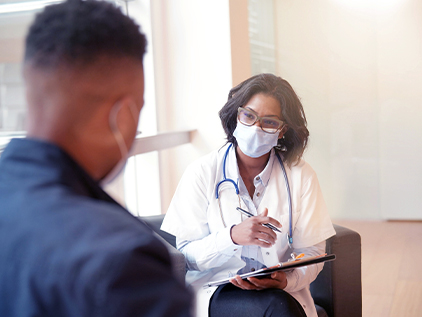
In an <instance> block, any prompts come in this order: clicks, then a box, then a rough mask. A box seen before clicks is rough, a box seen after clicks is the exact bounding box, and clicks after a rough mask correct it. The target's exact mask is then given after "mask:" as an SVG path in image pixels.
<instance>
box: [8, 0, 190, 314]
mask: <svg viewBox="0 0 422 317" xmlns="http://www.w3.org/2000/svg"><path fill="white" fill-rule="evenodd" d="M145 46H146V40H145V36H144V35H143V34H142V33H140V31H139V27H138V26H137V25H136V24H135V23H134V22H133V21H132V20H131V19H129V18H128V17H126V16H124V15H123V14H122V13H121V11H120V10H119V9H118V8H116V7H115V6H114V5H112V4H110V3H107V2H97V1H78V0H73V1H68V2H65V3H61V4H57V5H52V6H49V7H47V8H46V9H45V10H44V11H43V12H42V13H40V14H39V15H38V16H37V17H36V19H35V21H34V23H33V25H32V26H31V28H30V30H29V33H28V35H27V39H26V50H25V61H24V78H25V82H26V86H27V102H28V118H27V138H26V139H15V140H12V141H11V142H10V144H9V145H8V147H7V148H6V149H5V151H4V153H3V154H2V157H1V159H0V316H119V317H120V316H188V315H189V314H188V311H189V306H190V300H191V299H190V295H189V294H188V292H187V291H186V289H185V288H184V286H183V285H182V284H180V283H179V282H178V281H176V279H175V278H174V277H173V276H172V273H171V266H170V258H169V255H168V252H167V250H166V247H165V246H164V245H163V244H161V243H160V242H159V241H158V240H157V239H156V238H155V237H154V236H153V234H152V232H151V231H150V230H149V229H148V228H147V227H146V225H144V224H143V223H141V222H140V221H138V220H137V219H136V218H134V217H133V216H132V215H130V214H129V212H128V211H127V210H125V209H124V208H123V207H122V206H120V205H119V204H118V203H116V202H115V201H114V200H113V199H112V198H111V197H109V196H108V195H107V194H106V193H105V192H104V191H103V190H102V188H101V187H100V185H99V184H100V183H101V182H105V181H106V180H107V179H109V178H111V177H112V176H113V175H115V171H116V169H119V168H120V167H121V166H122V163H123V162H125V161H126V159H127V154H128V151H129V149H130V147H131V145H132V143H133V140H134V137H135V134H136V130H137V125H138V118H139V113H140V111H141V109H142V106H143V92H144V76H143V66H142V59H143V55H144V53H145Z"/></svg>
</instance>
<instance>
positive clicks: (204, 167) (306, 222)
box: [161, 145, 335, 317]
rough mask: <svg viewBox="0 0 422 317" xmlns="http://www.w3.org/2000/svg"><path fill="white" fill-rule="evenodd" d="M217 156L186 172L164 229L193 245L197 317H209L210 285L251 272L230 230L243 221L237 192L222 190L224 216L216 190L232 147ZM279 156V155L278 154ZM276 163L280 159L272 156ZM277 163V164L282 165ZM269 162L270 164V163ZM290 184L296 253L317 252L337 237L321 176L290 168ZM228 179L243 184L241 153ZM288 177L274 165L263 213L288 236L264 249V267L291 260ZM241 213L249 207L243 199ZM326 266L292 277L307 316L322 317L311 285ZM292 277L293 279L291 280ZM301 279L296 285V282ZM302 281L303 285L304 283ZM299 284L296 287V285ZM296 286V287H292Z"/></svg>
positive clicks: (188, 250)
mask: <svg viewBox="0 0 422 317" xmlns="http://www.w3.org/2000/svg"><path fill="white" fill-rule="evenodd" d="M228 146H229V145H226V146H224V147H223V148H221V149H220V150H219V151H214V152H212V153H210V154H208V155H206V156H205V157H203V158H201V159H199V160H197V161H196V162H194V163H193V164H191V165H190V166H189V167H188V168H187V170H186V171H185V173H184V175H183V177H182V179H181V181H180V183H179V185H178V187H177V190H176V193H175V195H174V197H173V199H172V202H171V204H170V207H169V210H168V211H167V214H166V217H165V219H164V221H163V224H162V227H161V229H162V230H164V231H167V232H169V233H171V234H173V235H174V236H176V237H177V240H178V241H190V243H189V245H188V246H187V247H186V246H178V247H182V252H183V253H184V254H185V257H186V259H187V261H188V263H190V264H191V265H190V266H191V268H192V266H193V267H194V268H195V269H194V270H188V272H187V274H186V282H187V283H188V284H189V285H191V286H192V287H193V289H194V290H195V292H196V315H197V316H198V317H204V316H207V315H208V304H209V299H210V298H211V296H212V294H213V292H214V291H215V290H216V287H212V288H203V285H204V284H205V283H206V282H209V281H215V280H220V279H223V278H227V277H231V276H234V275H235V274H236V272H237V271H238V270H239V269H241V268H242V267H244V266H245V262H244V261H243V260H242V259H241V253H242V246H239V245H235V244H234V243H233V241H232V240H231V238H230V227H231V226H232V225H234V224H238V223H240V222H241V221H242V216H241V214H240V213H239V212H237V211H236V207H238V206H239V199H238V196H237V195H236V193H235V189H234V186H233V185H232V184H230V183H229V182H224V183H223V184H222V185H221V186H220V189H219V194H220V203H221V210H222V214H223V218H224V222H225V224H226V227H224V225H223V221H222V218H221V214H220V208H219V206H218V200H217V199H216V193H215V189H216V185H217V184H218V183H219V182H220V181H221V180H223V160H224V155H225V153H226V150H227V147H228ZM272 151H274V150H272ZM271 160H274V153H271V159H270V161H271ZM276 160H277V159H276ZM270 161H269V162H270ZM285 168H286V173H287V177H288V179H289V184H290V191H291V196H292V207H293V248H294V249H303V248H307V247H312V246H314V245H317V244H318V243H321V242H323V241H325V240H326V239H328V238H329V237H331V236H333V235H334V234H335V230H334V228H333V226H332V223H331V220H330V218H329V215H328V213H327V210H326V206H325V202H324V199H323V197H322V193H321V190H320V187H319V183H318V179H317V177H316V174H315V172H314V171H313V169H312V168H311V167H310V165H309V164H307V163H306V162H305V161H304V160H301V161H300V162H299V163H298V164H297V165H294V166H292V167H291V168H289V167H288V166H287V165H286V164H285ZM226 177H227V178H230V179H233V180H234V181H235V182H238V179H239V178H240V176H239V171H238V167H237V161H236V154H235V149H234V147H232V149H230V151H229V155H228V157H227V162H226ZM287 197H288V194H287V190H286V184H285V180H284V175H283V171H282V169H281V166H280V164H279V163H278V160H277V162H276V163H275V164H273V169H272V172H271V177H270V179H269V183H268V185H267V187H266V190H265V193H264V197H262V201H261V203H260V204H259V206H258V210H257V211H258V213H261V212H262V211H263V210H264V209H265V208H268V216H270V217H273V218H275V219H277V220H278V221H279V222H280V223H281V224H282V231H283V232H282V233H281V234H277V235H278V238H277V241H276V243H275V244H274V246H272V247H271V248H261V252H262V258H263V259H264V264H265V265H266V266H267V267H268V266H272V265H274V264H276V263H278V262H280V261H285V260H287V259H288V258H289V256H290V252H291V251H290V249H289V248H288V244H287V238H286V234H287V232H288V228H289V205H288V198H287ZM241 207H243V208H244V202H243V201H242V199H241ZM321 269H322V265H314V266H309V267H305V268H300V269H296V270H294V271H293V272H290V273H288V276H287V281H288V285H287V287H286V289H285V291H287V292H289V293H290V294H291V295H292V296H294V297H295V298H296V299H297V300H298V301H299V303H301V304H302V306H303V308H304V310H305V312H306V314H307V316H308V317H309V316H316V310H315V306H314V302H313V299H312V297H311V294H310V291H309V284H310V283H311V282H312V281H313V280H314V279H315V278H316V276H317V274H318V273H319V271H320V270H321ZM289 276H290V277H289ZM294 278H295V279H294ZM298 279H299V280H302V281H301V282H300V281H298ZM293 280H294V281H295V282H294V283H290V281H293ZM289 284H290V285H289Z"/></svg>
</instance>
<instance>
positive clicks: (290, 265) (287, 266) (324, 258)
mask: <svg viewBox="0 0 422 317" xmlns="http://www.w3.org/2000/svg"><path fill="white" fill-rule="evenodd" d="M335 259H336V256H335V254H329V255H327V254H321V255H317V256H310V257H305V258H301V259H298V260H295V261H289V262H280V263H277V264H276V265H274V266H271V267H267V268H263V269H260V270H256V271H253V272H249V273H244V274H240V277H241V278H242V279H246V278H248V277H258V278H259V277H263V276H265V275H270V274H271V273H273V272H276V271H283V270H291V269H294V268H297V267H301V266H307V265H312V264H317V263H321V262H329V261H334V260H335ZM232 278H233V277H229V278H225V279H222V280H218V281H213V282H208V283H206V284H205V285H204V286H203V287H204V288H208V287H213V286H220V285H223V284H227V283H230V280H231V279H232Z"/></svg>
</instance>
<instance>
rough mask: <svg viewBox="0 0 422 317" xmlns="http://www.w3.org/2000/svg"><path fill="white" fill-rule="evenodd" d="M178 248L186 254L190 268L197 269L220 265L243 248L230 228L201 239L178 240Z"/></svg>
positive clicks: (202, 269) (201, 269)
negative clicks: (232, 236)
mask: <svg viewBox="0 0 422 317" xmlns="http://www.w3.org/2000/svg"><path fill="white" fill-rule="evenodd" d="M177 248H178V249H179V250H180V251H181V252H182V253H183V254H184V255H185V258H186V264H187V267H188V270H197V271H204V270H208V269H212V268H215V267H220V266H222V265H223V264H224V263H226V262H227V261H228V260H229V259H230V258H232V257H233V256H234V255H235V254H236V252H238V251H239V250H241V246H239V245H236V244H234V243H233V241H232V239H231V236H230V228H225V229H223V230H220V231H218V232H214V233H211V234H210V235H208V236H206V237H205V238H203V239H201V240H196V241H186V240H183V241H179V240H177ZM240 252H241V251H240ZM239 254H240V253H239Z"/></svg>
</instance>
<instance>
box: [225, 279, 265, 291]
mask: <svg viewBox="0 0 422 317" xmlns="http://www.w3.org/2000/svg"><path fill="white" fill-rule="evenodd" d="M230 282H231V283H232V284H233V285H234V286H237V287H239V288H241V289H244V290H258V289H259V287H257V286H256V285H254V284H252V283H250V282H249V281H248V280H242V278H241V277H240V276H239V275H236V276H235V277H234V278H233V279H231V280H230Z"/></svg>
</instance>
